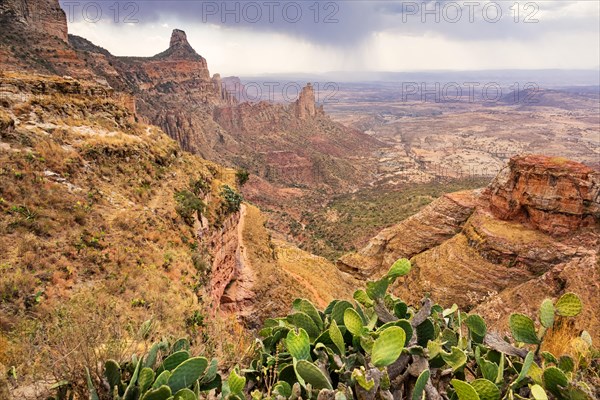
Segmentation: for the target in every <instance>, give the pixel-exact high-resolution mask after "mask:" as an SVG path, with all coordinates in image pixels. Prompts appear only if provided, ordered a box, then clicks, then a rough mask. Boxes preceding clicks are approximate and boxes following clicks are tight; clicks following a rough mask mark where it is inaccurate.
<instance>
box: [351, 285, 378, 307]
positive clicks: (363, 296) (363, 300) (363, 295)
mask: <svg viewBox="0 0 600 400" xmlns="http://www.w3.org/2000/svg"><path fill="white" fill-rule="evenodd" d="M352 297H353V298H354V300H356V301H358V302H359V303H360V304H362V305H363V306H365V307H371V306H372V305H373V300H371V299H370V298H369V296H368V295H367V292H365V291H364V290H362V289H360V290H357V291H356V292H354V295H353V296H352Z"/></svg>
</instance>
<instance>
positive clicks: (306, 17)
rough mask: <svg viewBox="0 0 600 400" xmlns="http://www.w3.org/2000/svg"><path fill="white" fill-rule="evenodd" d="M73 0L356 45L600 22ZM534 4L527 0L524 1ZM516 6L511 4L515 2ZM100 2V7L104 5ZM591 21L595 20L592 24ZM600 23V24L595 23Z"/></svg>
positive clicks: (271, 3) (420, 8)
mask: <svg viewBox="0 0 600 400" xmlns="http://www.w3.org/2000/svg"><path fill="white" fill-rule="evenodd" d="M488 3H489V2H487V1H486V0H478V1H476V0H464V1H452V0H427V1H407V0H405V1H327V0H320V1H314V0H309V1H276V0H259V1H233V0H228V1H208V0H187V1H181V0H174V1H120V2H114V1H104V2H103V1H100V2H93V1H69V0H61V4H62V6H63V8H64V9H65V10H66V11H67V13H68V14H69V17H70V19H72V20H77V21H81V20H87V21H88V22H90V23H94V20H95V19H97V18H98V15H99V14H101V15H102V18H103V19H104V20H105V21H107V20H108V21H111V22H114V23H123V22H129V23H132V22H134V21H137V23H140V24H149V23H164V22H171V21H172V20H176V21H178V22H179V21H180V22H181V24H182V25H185V26H182V27H183V28H185V27H186V26H190V24H215V25H219V26H222V27H223V28H229V29H236V28H243V29H246V30H251V31H259V32H274V33H282V34H286V35H289V36H294V37H297V38H301V39H303V40H307V41H311V42H315V43H319V44H325V45H334V46H354V45H356V44H358V43H360V41H362V40H364V39H366V38H369V37H370V35H372V34H373V33H375V32H382V31H392V32H398V33H403V34H407V35H414V36H422V35H426V34H439V35H442V36H444V37H448V38H456V39H460V40H467V41H468V40H486V39H505V38H512V39H514V38H522V39H523V40H529V39H532V38H536V37H538V36H539V35H542V34H544V33H546V32H549V31H556V30H557V29H560V30H568V31H574V30H575V31H576V30H585V29H588V30H589V29H595V30H597V15H596V16H594V15H590V17H589V18H585V17H584V18H582V17H581V16H573V17H572V16H569V15H563V16H562V17H563V18H562V19H559V20H553V21H544V18H543V16H544V15H547V14H544V12H549V11H556V10H557V9H560V8H561V7H565V5H566V4H567V3H566V2H561V1H537V2H536V1H523V2H520V3H519V2H516V3H518V4H520V5H521V9H520V10H519V12H518V13H517V11H516V9H515V8H514V4H515V2H513V1H497V2H492V3H491V4H488ZM525 5H527V8H523V6H525ZM511 7H512V8H511ZM99 9H100V12H98V10H99ZM590 27H591V28H590ZM594 27H596V28H594Z"/></svg>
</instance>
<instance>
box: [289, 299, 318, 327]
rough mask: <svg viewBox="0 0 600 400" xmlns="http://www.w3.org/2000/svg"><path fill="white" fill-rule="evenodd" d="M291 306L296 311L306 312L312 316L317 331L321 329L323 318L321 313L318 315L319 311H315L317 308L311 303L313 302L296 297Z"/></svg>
mask: <svg viewBox="0 0 600 400" xmlns="http://www.w3.org/2000/svg"><path fill="white" fill-rule="evenodd" d="M292 307H293V308H294V310H296V311H300V312H303V313H305V314H307V315H308V316H309V317H311V318H312V320H313V322H314V323H315V325H317V328H318V329H319V331H322V330H323V319H322V318H321V315H319V311H317V308H316V307H315V306H314V305H313V303H311V302H310V301H308V300H306V299H296V300H295V301H294V302H293V303H292Z"/></svg>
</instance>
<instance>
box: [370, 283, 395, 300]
mask: <svg viewBox="0 0 600 400" xmlns="http://www.w3.org/2000/svg"><path fill="white" fill-rule="evenodd" d="M390 280H391V279H390V278H387V277H386V278H382V279H380V280H378V281H369V282H367V295H368V296H369V297H370V298H371V299H372V300H376V299H382V298H383V297H384V296H385V292H386V291H387V289H388V287H389V286H390Z"/></svg>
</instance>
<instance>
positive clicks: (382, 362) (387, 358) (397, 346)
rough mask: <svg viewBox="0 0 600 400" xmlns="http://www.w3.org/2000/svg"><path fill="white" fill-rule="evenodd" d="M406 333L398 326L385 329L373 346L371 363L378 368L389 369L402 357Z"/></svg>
mask: <svg viewBox="0 0 600 400" xmlns="http://www.w3.org/2000/svg"><path fill="white" fill-rule="evenodd" d="M405 341H406V332H404V329H402V328H400V327H398V326H392V327H389V328H387V329H385V330H384V331H383V332H381V334H380V335H379V337H378V338H377V340H375V343H374V344H373V349H372V354H371V361H372V362H373V365H375V366H376V367H387V366H388V365H390V364H392V363H394V361H396V360H397V359H398V357H400V354H401V353H402V349H403V348H404V343H405Z"/></svg>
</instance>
